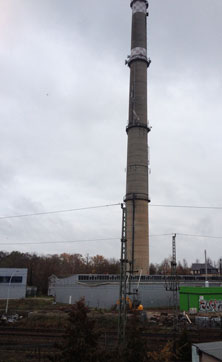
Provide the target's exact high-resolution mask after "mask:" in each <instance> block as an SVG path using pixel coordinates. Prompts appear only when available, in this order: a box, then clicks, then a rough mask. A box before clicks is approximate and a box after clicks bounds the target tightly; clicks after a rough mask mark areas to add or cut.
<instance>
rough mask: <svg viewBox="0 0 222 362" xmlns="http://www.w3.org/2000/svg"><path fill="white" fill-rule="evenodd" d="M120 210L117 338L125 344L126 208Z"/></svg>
mask: <svg viewBox="0 0 222 362" xmlns="http://www.w3.org/2000/svg"><path fill="white" fill-rule="evenodd" d="M121 208H122V232H121V256H120V288H119V321H118V338H119V343H124V342H125V333H126V297H127V264H128V260H127V247H126V244H127V239H126V227H127V224H126V221H127V214H126V206H125V205H124V204H121Z"/></svg>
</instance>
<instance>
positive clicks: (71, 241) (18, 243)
mask: <svg viewBox="0 0 222 362" xmlns="http://www.w3.org/2000/svg"><path fill="white" fill-rule="evenodd" d="M119 239H120V238H107V239H83V240H64V241H36V242H35V241H34V242H27V241H26V242H16V243H0V245H7V246H9V245H36V244H68V243H83V242H92V241H110V240H119Z"/></svg>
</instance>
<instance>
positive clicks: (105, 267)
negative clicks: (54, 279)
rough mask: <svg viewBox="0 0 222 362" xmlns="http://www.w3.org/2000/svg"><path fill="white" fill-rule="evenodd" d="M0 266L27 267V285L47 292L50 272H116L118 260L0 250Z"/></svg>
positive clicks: (78, 255) (66, 274) (62, 273)
mask: <svg viewBox="0 0 222 362" xmlns="http://www.w3.org/2000/svg"><path fill="white" fill-rule="evenodd" d="M0 268H27V269H28V280H27V284H28V285H30V286H31V285H34V286H36V287H37V288H38V293H39V294H47V290H48V277H49V276H50V275H52V274H55V275H56V276H58V277H59V276H60V277H66V276H69V275H72V274H90V273H94V274H118V273H119V268H120V267H119V261H118V260H116V259H106V258H104V257H103V256H101V255H96V256H93V257H89V256H88V255H87V256H86V257H83V256H82V255H81V254H67V253H63V254H60V255H58V254H55V255H42V256H40V255H37V254H29V253H20V252H18V251H13V252H11V253H7V252H3V251H0Z"/></svg>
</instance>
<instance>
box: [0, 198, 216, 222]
mask: <svg viewBox="0 0 222 362" xmlns="http://www.w3.org/2000/svg"><path fill="white" fill-rule="evenodd" d="M120 205H121V203H120V202H118V203H115V204H106V205H97V206H88V207H80V208H72V209H62V210H55V211H42V212H35V213H28V214H19V215H9V216H0V220H4V219H16V218H24V217H30V216H41V215H52V214H60V213H67V212H74V211H84V210H93V209H101V208H105V207H113V206H120ZM150 206H152V207H168V208H181V209H206V210H207V209H208V210H222V206H196V205H170V204H150Z"/></svg>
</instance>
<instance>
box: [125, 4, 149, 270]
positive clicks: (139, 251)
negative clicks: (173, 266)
mask: <svg viewBox="0 0 222 362" xmlns="http://www.w3.org/2000/svg"><path fill="white" fill-rule="evenodd" d="M130 6H131V8H132V34H131V54H130V56H129V57H128V59H127V61H126V63H127V64H128V66H129V68H130V92H129V122H128V126H127V128H126V132H127V135H128V150H127V179H126V196H125V199H124V201H125V203H126V208H127V258H128V260H129V262H130V265H131V268H132V269H131V270H132V271H136V270H137V271H138V272H140V271H141V269H142V273H143V274H147V273H149V228H148V203H149V195H148V140H147V139H148V137H147V135H148V132H149V131H150V128H149V126H148V120H147V68H148V67H149V65H150V59H149V58H147V15H148V13H147V9H148V2H147V1H146V0H132V1H131V2H130Z"/></svg>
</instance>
